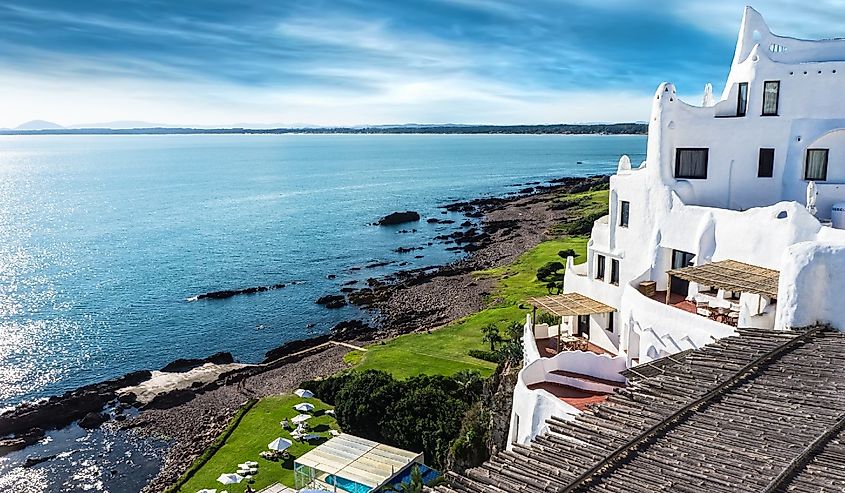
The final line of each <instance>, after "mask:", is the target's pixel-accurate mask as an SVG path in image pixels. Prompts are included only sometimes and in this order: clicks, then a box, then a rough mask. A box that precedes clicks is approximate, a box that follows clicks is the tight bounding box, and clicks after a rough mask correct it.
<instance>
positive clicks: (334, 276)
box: [326, 274, 337, 279]
mask: <svg viewBox="0 0 845 493" xmlns="http://www.w3.org/2000/svg"><path fill="white" fill-rule="evenodd" d="M336 278H337V276H336V275H335V274H329V275H327V276H326V279H336Z"/></svg>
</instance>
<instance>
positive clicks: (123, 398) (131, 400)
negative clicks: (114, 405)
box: [117, 392, 138, 404]
mask: <svg viewBox="0 0 845 493" xmlns="http://www.w3.org/2000/svg"><path fill="white" fill-rule="evenodd" d="M137 400H138V396H137V395H135V393H134V392H127V393H125V394H120V396H119V397H118V398H117V401H118V402H120V403H121V404H135V402H136V401H137Z"/></svg>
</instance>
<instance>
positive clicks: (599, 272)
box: [596, 255, 604, 280]
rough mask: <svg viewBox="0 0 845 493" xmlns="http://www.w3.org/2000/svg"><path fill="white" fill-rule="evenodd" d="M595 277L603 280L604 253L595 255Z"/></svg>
mask: <svg viewBox="0 0 845 493" xmlns="http://www.w3.org/2000/svg"><path fill="white" fill-rule="evenodd" d="M596 279H601V280H604V255H596Z"/></svg>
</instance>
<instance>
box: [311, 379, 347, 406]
mask: <svg viewBox="0 0 845 493" xmlns="http://www.w3.org/2000/svg"><path fill="white" fill-rule="evenodd" d="M352 376H353V373H352V372H342V373H337V374H335V375H332V376H330V377H328V378H324V379H322V380H308V381H307V382H303V383H301V384H300V387H302V388H303V389H308V390H310V391H311V392H313V393H314V395H315V396H317V398H318V399H320V400H321V401H323V402H325V403H326V404H329V405H331V406H334V405H335V402H337V399H336V397H337V393H338V392H339V391H340V389H341V388H343V386H344V385H345V384H346V382H347V381H349V379H350V378H351V377H352Z"/></svg>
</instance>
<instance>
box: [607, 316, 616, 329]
mask: <svg viewBox="0 0 845 493" xmlns="http://www.w3.org/2000/svg"><path fill="white" fill-rule="evenodd" d="M614 318H616V317H614V316H613V312H610V313H608V314H607V331H608V332H610V333H611V334H612V333H613V329H614V328H615V325H616V324H615V321H614Z"/></svg>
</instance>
